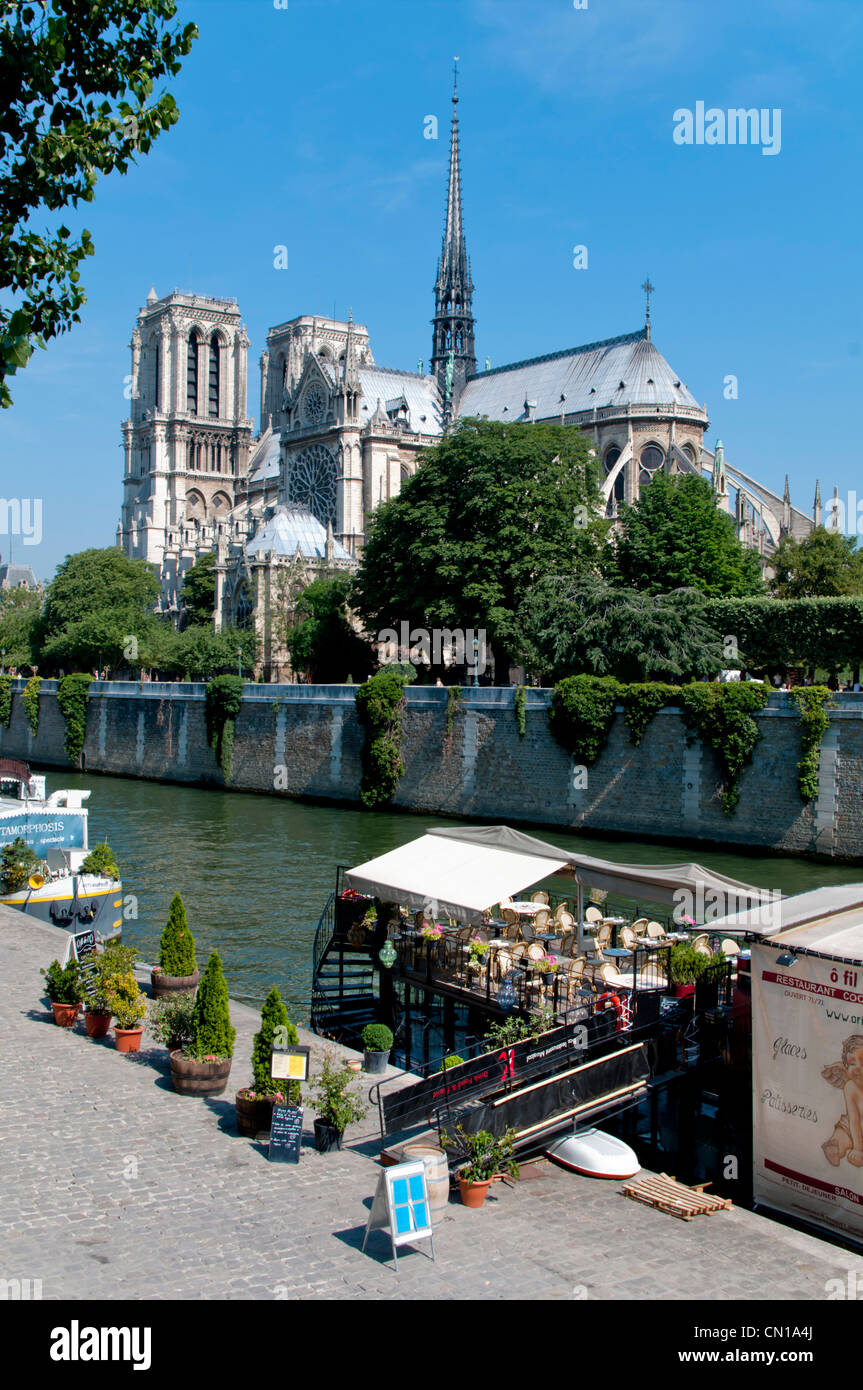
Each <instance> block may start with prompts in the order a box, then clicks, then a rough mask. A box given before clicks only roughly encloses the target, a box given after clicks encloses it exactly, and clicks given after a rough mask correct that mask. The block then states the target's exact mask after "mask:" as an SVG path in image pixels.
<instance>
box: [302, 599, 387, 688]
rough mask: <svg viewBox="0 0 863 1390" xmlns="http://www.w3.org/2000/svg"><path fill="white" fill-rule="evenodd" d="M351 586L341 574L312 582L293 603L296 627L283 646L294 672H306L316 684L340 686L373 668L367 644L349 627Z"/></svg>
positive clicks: (364, 674) (351, 626) (372, 654)
mask: <svg viewBox="0 0 863 1390" xmlns="http://www.w3.org/2000/svg"><path fill="white" fill-rule="evenodd" d="M350 586H351V580H350V577H349V576H348V575H344V574H338V575H335V576H334V577H332V578H330V579H324V578H321V579H314V580H312V582H311V584H309V586H308V588H306V589H304V590H303V592H302V594H301V595H300V597H299V598H298V600H297V603H296V608H295V619H296V625H295V626H294V627H293V629H292V630H291V631H290V632H289V633H288V635H287V638H286V642H285V645H286V647H287V649H288V651H289V652H290V656H291V664H292V665H293V667H294V669H295V670H297V671H308V672H309V673H310V674H311V677H312V680H313V681H316V682H318V683H322V684H341V683H342V682H343V681H344V679H345V677H346V676H347V675H348V674H349V673H351V674H353V675H358V676H359V677H360V679H363V678H364V677H365V676H366V675H367V674H368V673H369V672H370V671H371V670H373V668H374V665H375V656H374V651H373V649H372V647H371V645H370V643H368V642H366V641H364V639H363V638H362V637H361V636H360V635H359V633H358V632H356V630H355V629H354V627H353V624H352V623H351V618H350V611H349V608H348V594H349V591H350Z"/></svg>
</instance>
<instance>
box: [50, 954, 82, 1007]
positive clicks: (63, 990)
mask: <svg viewBox="0 0 863 1390" xmlns="http://www.w3.org/2000/svg"><path fill="white" fill-rule="evenodd" d="M39 973H40V974H41V975H42V976H43V977H44V980H45V993H46V994H47V996H48V998H49V999H50V1001H51V1003H52V1004H80V1003H81V1000H82V999H83V998H84V989H83V986H82V984H81V971H80V969H79V968H78V962H77V961H76V960H70V961H69V962H68V963H67V964H66V965H65V966H62V965H61V964H60V962H59V961H58V960H52V962H51V964H50V965H49V966H48V969H47V970H41V971H40V972H39Z"/></svg>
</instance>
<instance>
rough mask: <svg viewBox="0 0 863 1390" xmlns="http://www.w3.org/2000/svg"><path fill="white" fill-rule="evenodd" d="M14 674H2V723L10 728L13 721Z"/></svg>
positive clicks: (0, 715) (0, 711)
mask: <svg viewBox="0 0 863 1390" xmlns="http://www.w3.org/2000/svg"><path fill="white" fill-rule="evenodd" d="M12 680H13V677H12V676H0V724H2V725H3V728H4V729H8V728H9V725H10V723H11V722H12Z"/></svg>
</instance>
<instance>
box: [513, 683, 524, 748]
mask: <svg viewBox="0 0 863 1390" xmlns="http://www.w3.org/2000/svg"><path fill="white" fill-rule="evenodd" d="M513 706H514V708H515V726H516V728H517V729H518V736H519V738H524V735H525V733H526V731H527V690H526V689H525V687H524V686H523V685H517V686H516V687H515V698H514V700H513Z"/></svg>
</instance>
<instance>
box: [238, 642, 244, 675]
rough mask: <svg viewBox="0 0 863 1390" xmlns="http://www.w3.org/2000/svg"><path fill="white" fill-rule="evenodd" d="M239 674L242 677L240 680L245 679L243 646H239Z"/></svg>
mask: <svg viewBox="0 0 863 1390" xmlns="http://www.w3.org/2000/svg"><path fill="white" fill-rule="evenodd" d="M237 675H238V676H239V677H240V680H242V679H243V649H242V647H238V648H237Z"/></svg>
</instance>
